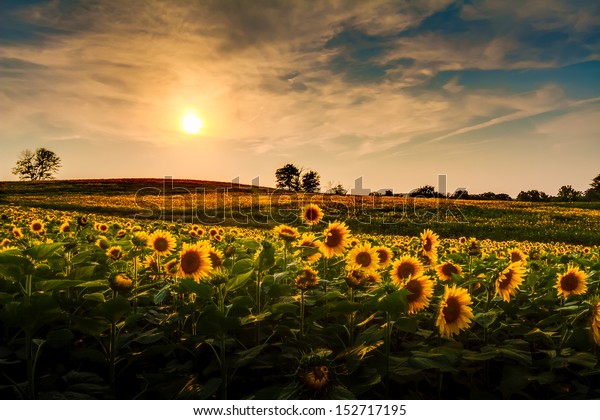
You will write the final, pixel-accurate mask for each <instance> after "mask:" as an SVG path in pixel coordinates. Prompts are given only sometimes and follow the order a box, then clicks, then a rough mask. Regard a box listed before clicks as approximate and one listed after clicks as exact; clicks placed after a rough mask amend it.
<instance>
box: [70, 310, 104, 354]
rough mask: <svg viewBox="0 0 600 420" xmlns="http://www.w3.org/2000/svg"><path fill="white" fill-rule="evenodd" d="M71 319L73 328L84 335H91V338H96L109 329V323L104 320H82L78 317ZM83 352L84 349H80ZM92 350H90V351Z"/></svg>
mask: <svg viewBox="0 0 600 420" xmlns="http://www.w3.org/2000/svg"><path fill="white" fill-rule="evenodd" d="M71 319H72V320H73V323H74V324H75V328H76V329H77V330H79V331H81V332H82V333H84V334H86V335H91V336H92V337H98V336H100V334H102V333H103V332H104V331H106V330H108V328H110V323H109V322H107V321H106V320H105V319H96V318H84V317H78V316H72V317H71ZM80 350H84V349H80ZM90 350H92V349H90Z"/></svg>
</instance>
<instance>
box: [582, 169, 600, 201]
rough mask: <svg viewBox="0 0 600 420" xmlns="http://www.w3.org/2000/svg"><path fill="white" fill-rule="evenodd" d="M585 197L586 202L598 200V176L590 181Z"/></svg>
mask: <svg viewBox="0 0 600 420" xmlns="http://www.w3.org/2000/svg"><path fill="white" fill-rule="evenodd" d="M585 197H586V198H587V199H588V200H600V174H599V175H598V176H597V177H596V178H594V179H592V183H591V184H590V188H589V189H588V190H587V191H586V192H585Z"/></svg>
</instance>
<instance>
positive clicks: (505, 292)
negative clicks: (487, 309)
mask: <svg viewBox="0 0 600 420" xmlns="http://www.w3.org/2000/svg"><path fill="white" fill-rule="evenodd" d="M523 276H525V268H524V267H523V266H522V265H521V263H519V262H513V263H511V264H510V265H509V266H508V267H507V268H506V269H504V270H503V271H502V273H500V276H499V277H498V279H497V280H496V295H500V296H502V299H504V301H505V302H510V297H511V296H516V295H517V289H518V288H519V286H520V285H521V283H523Z"/></svg>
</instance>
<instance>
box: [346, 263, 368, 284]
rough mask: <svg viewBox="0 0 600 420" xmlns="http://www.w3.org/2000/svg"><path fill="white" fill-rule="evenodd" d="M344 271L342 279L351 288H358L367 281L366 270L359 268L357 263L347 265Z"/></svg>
mask: <svg viewBox="0 0 600 420" xmlns="http://www.w3.org/2000/svg"><path fill="white" fill-rule="evenodd" d="M346 271H347V274H346V277H345V278H344V280H346V284H347V285H348V287H350V288H351V289H360V288H361V287H362V286H363V285H364V284H365V282H366V281H367V277H366V275H365V274H366V272H365V271H363V270H361V268H360V266H359V265H348V266H347V267H346Z"/></svg>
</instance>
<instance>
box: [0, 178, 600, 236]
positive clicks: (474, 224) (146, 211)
mask: <svg viewBox="0 0 600 420" xmlns="http://www.w3.org/2000/svg"><path fill="white" fill-rule="evenodd" d="M307 203H315V204H318V205H319V206H320V207H321V208H322V209H323V210H324V211H325V213H326V215H327V217H328V218H330V219H331V220H335V219H337V220H343V221H345V222H346V224H347V225H348V226H349V227H350V228H351V229H352V231H353V232H355V233H358V232H362V233H376V234H393V235H409V236H418V235H419V233H420V232H421V231H423V230H424V229H426V228H429V229H432V230H434V231H435V232H436V233H438V234H439V235H440V236H442V237H447V238H458V237H460V236H467V237H470V236H475V237H478V238H485V239H493V240H498V241H506V240H518V241H538V242H564V243H568V244H580V245H590V246H591V245H598V244H599V243H600V203H593V202H588V203H585V202H578V203H529V202H518V201H469V200H445V199H427V198H404V197H383V196H378V197H372V196H339V195H327V194H325V195H323V194H304V193H294V192H289V191H281V190H272V189H267V188H257V187H251V186H248V185H239V184H227V183H217V182H209V181H186V180H171V179H168V178H167V179H115V180H81V181H44V182H0V204H7V205H18V206H23V207H36V208H44V209H52V210H65V211H74V212H78V213H82V214H88V213H93V214H99V215H105V216H120V217H128V218H136V219H138V220H146V221H147V222H150V221H156V220H163V221H177V220H181V221H183V222H186V223H199V224H207V225H213V226H214V225H219V226H245V227H251V226H252V227H259V228H263V229H265V228H266V229H271V228H273V227H275V226H276V225H277V224H298V223H300V222H301V221H300V220H299V217H298V209H299V208H301V207H302V206H304V205H306V204H307Z"/></svg>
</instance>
